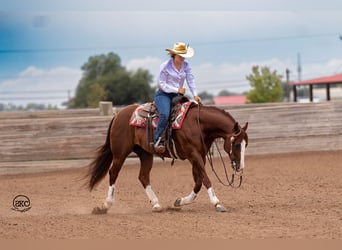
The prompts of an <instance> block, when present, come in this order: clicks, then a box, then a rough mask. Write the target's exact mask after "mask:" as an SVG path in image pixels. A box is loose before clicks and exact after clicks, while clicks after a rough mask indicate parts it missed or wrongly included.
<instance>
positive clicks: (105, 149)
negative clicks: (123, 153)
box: [87, 118, 114, 191]
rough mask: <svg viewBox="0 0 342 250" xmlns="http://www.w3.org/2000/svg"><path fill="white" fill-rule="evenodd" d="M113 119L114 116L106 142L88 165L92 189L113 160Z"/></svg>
mask: <svg viewBox="0 0 342 250" xmlns="http://www.w3.org/2000/svg"><path fill="white" fill-rule="evenodd" d="M113 121H114V118H113V119H112V121H111V122H110V125H109V128H108V131H107V138H106V142H105V143H104V144H103V145H102V146H101V147H99V148H98V149H97V152H96V156H95V159H94V160H93V161H92V162H91V163H90V164H89V165H88V168H89V170H88V174H87V177H89V183H88V188H89V190H90V191H91V190H92V189H93V188H94V187H95V186H96V184H97V183H98V182H99V181H101V180H102V179H103V178H104V177H105V176H106V174H107V172H108V170H109V168H110V166H111V164H112V161H113V154H112V151H111V149H110V130H111V127H112V124H113Z"/></svg>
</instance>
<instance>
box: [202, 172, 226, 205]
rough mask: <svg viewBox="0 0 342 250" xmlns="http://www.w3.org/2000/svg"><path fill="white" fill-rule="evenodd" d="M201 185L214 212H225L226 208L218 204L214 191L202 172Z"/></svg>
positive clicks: (205, 174)
mask: <svg viewBox="0 0 342 250" xmlns="http://www.w3.org/2000/svg"><path fill="white" fill-rule="evenodd" d="M203 184H204V186H205V187H206V188H207V192H208V195H209V199H210V203H211V204H213V205H214V207H215V210H216V212H226V211H227V210H226V208H225V207H224V206H223V205H222V204H221V203H220V200H219V199H218V198H217V196H216V194H215V192H214V189H213V187H212V185H211V181H210V179H209V177H208V175H207V172H206V171H205V170H204V178H203Z"/></svg>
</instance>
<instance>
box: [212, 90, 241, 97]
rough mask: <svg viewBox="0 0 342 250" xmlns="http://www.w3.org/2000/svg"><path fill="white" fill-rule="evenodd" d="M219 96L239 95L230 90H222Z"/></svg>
mask: <svg viewBox="0 0 342 250" xmlns="http://www.w3.org/2000/svg"><path fill="white" fill-rule="evenodd" d="M217 95H218V96H232V95H237V94H236V93H233V92H230V91H229V90H221V91H220V92H219V93H218V94H217Z"/></svg>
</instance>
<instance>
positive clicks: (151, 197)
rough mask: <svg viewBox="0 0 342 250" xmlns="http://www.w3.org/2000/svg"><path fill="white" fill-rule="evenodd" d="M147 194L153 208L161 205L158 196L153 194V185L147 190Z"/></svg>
mask: <svg viewBox="0 0 342 250" xmlns="http://www.w3.org/2000/svg"><path fill="white" fill-rule="evenodd" d="M145 192H146V194H147V197H148V199H149V200H150V202H151V204H152V206H154V205H156V204H158V203H159V201H158V198H157V196H156V194H155V193H154V192H153V190H152V188H151V185H148V186H147V187H146V188H145Z"/></svg>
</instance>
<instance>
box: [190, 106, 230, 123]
mask: <svg viewBox="0 0 342 250" xmlns="http://www.w3.org/2000/svg"><path fill="white" fill-rule="evenodd" d="M192 107H197V105H192ZM201 108H205V109H206V110H209V111H210V112H219V113H222V114H223V115H225V116H227V117H228V118H230V119H231V120H232V121H235V119H234V117H233V116H232V115H231V114H230V113H229V112H227V111H225V110H224V109H220V108H218V107H216V106H202V107H201Z"/></svg>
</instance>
